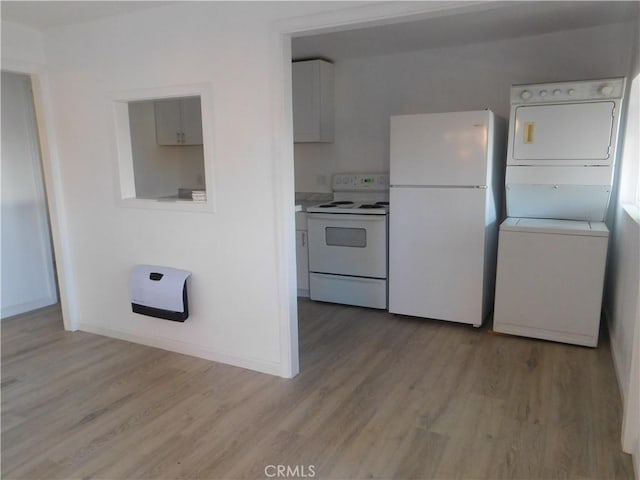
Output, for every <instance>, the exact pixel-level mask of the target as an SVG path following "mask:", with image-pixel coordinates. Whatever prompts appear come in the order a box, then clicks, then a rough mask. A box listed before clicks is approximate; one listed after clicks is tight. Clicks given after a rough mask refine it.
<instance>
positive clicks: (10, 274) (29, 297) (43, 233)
mask: <svg viewBox="0 0 640 480" xmlns="http://www.w3.org/2000/svg"><path fill="white" fill-rule="evenodd" d="M1 213H2V253H1V258H2V262H1V263H2V281H1V284H2V290H1V291H2V295H1V297H0V298H1V302H2V309H1V316H2V318H6V317H9V316H12V315H17V314H19V313H24V312H27V311H30V310H34V309H36V308H41V307H44V306H47V305H51V304H54V303H56V302H57V299H58V298H57V293H56V280H55V272H54V266H53V255H52V250H51V236H50V231H49V224H48V218H47V206H46V198H45V193H44V183H43V178H42V167H41V163H40V149H39V145H38V133H37V127H36V121H35V116H34V109H33V95H32V93H31V80H30V78H29V77H28V76H26V75H18V74H14V73H7V72H2V212H1Z"/></svg>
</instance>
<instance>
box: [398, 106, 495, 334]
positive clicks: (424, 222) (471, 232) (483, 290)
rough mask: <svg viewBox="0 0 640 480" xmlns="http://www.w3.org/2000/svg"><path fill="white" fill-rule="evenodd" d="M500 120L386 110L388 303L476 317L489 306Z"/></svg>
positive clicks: (436, 315)
mask: <svg viewBox="0 0 640 480" xmlns="http://www.w3.org/2000/svg"><path fill="white" fill-rule="evenodd" d="M505 127H506V123H505V121H504V120H503V119H500V118H498V117H496V116H495V115H494V114H493V112H491V111H489V110H481V111H472V112H451V113H436V114H420V115H399V116H392V117H391V136H390V187H391V188H390V205H391V213H390V215H389V311H390V312H391V313H396V314H402V315H411V316H416V317H425V318H433V319H439V320H448V321H453V322H461V323H468V324H471V325H474V326H476V327H479V326H480V325H481V324H482V322H483V320H484V319H485V318H486V317H487V315H488V314H489V313H490V312H491V310H492V304H493V294H494V287H495V268H496V250H497V236H498V222H499V220H500V218H501V216H502V195H501V192H502V189H503V185H504V159H505V148H506V147H505V135H506V128H505Z"/></svg>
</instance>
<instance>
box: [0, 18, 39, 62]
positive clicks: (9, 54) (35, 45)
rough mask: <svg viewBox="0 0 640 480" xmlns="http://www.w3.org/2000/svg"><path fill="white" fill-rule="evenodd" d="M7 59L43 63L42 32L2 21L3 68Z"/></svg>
mask: <svg viewBox="0 0 640 480" xmlns="http://www.w3.org/2000/svg"><path fill="white" fill-rule="evenodd" d="M7 61H9V62H12V61H20V62H27V63H30V64H38V65H44V63H45V59H44V48H43V36H42V33H41V32H38V31H36V30H33V29H32V28H29V27H25V26H23V25H17V24H14V23H9V22H5V21H2V69H3V70H5V69H6V66H7V65H6V62H7Z"/></svg>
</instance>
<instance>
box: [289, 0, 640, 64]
mask: <svg viewBox="0 0 640 480" xmlns="http://www.w3.org/2000/svg"><path fill="white" fill-rule="evenodd" d="M639 6H640V2H638V1H627V2H615V1H613V2H611V1H586V2H576V1H568V2H566V1H559V2H555V1H534V2H530V1H522V2H520V1H517V2H500V3H497V2H496V3H484V4H480V3H478V5H477V7H478V8H476V9H475V10H476V11H471V12H466V13H458V14H453V15H446V16H439V17H437V18H426V19H421V20H415V21H408V22H403V23H393V24H388V25H380V26H375V27H366V28H354V27H353V26H352V27H350V29H349V30H344V31H338V32H333V33H326V34H319V35H311V36H301V37H297V38H294V39H293V42H292V54H293V58H294V59H303V58H317V57H322V58H326V59H329V60H333V61H336V60H340V59H342V58H352V57H366V56H372V55H384V54H392V53H400V52H407V51H415V50H424V49H428V48H437V47H447V46H453V45H464V44H469V43H475V42H487V41H493V40H500V39H506V38H517V37H524V36H531V35H540V34H544V33H551V32H556V31H560V30H572V29H577V28H585V27H593V26H596V25H605V24H612V23H620V22H624V21H629V20H632V19H633V18H634V17H636V16H637V15H638V7H639Z"/></svg>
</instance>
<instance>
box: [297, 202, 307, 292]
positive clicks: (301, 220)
mask: <svg viewBox="0 0 640 480" xmlns="http://www.w3.org/2000/svg"><path fill="white" fill-rule="evenodd" d="M296 270H297V276H298V296H299V297H308V296H309V237H308V234H307V212H296Z"/></svg>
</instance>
